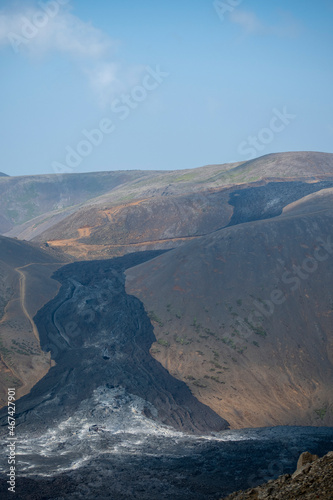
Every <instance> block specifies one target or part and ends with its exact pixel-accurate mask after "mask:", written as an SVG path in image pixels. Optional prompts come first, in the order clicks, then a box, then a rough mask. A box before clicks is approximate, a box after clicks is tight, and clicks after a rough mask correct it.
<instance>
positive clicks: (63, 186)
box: [0, 170, 154, 239]
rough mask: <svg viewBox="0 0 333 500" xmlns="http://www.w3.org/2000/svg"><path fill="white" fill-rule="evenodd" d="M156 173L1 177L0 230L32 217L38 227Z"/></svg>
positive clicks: (9, 228)
mask: <svg viewBox="0 0 333 500" xmlns="http://www.w3.org/2000/svg"><path fill="white" fill-rule="evenodd" d="M153 176H154V172H143V171H139V170H137V171H135V170H134V171H124V172H93V173H87V174H63V175H34V176H22V177H1V181H0V233H1V234H4V233H8V232H10V231H11V230H12V229H13V228H14V229H15V228H16V227H17V226H20V225H22V224H24V223H26V222H28V221H32V220H33V222H31V226H32V227H37V226H38V225H39V224H40V222H41V220H44V219H47V220H48V219H50V218H53V217H54V218H55V220H56V221H59V220H61V219H63V218H64V217H66V215H68V213H71V212H72V211H73V210H76V209H77V208H78V207H79V206H80V205H81V204H84V203H86V202H87V201H88V200H90V199H92V198H95V197H96V196H100V195H101V194H103V193H106V192H110V191H112V190H113V189H115V188H117V187H118V186H119V185H121V184H123V183H129V184H130V183H131V181H133V180H134V179H138V178H139V179H142V178H143V177H146V178H150V177H153ZM67 210H69V212H68V213H67ZM39 216H42V219H40V218H39ZM16 233H17V231H15V230H14V231H12V232H11V233H10V234H8V236H18V234H16ZM27 239H28V238H27Z"/></svg>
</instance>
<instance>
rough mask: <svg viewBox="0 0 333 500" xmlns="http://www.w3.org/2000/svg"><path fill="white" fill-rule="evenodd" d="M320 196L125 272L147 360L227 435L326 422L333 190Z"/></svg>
mask: <svg viewBox="0 0 333 500" xmlns="http://www.w3.org/2000/svg"><path fill="white" fill-rule="evenodd" d="M319 200H320V203H319V205H318V204H317V205H316V204H312V205H311V207H312V208H311V212H308V210H307V204H306V203H305V204H304V206H303V212H301V213H300V212H295V215H294V214H293V212H292V210H290V211H289V212H288V213H286V214H285V215H282V216H280V217H277V218H274V219H271V220H266V221H257V222H250V223H247V224H241V225H238V226H234V227H229V228H225V229H222V230H220V231H218V232H216V233H214V234H211V235H209V236H206V237H203V238H200V239H198V240H195V241H192V242H190V243H188V244H186V245H183V246H182V247H180V248H177V249H175V250H173V251H171V252H168V253H166V254H164V255H162V256H160V257H158V258H156V259H154V260H152V261H150V262H147V263H145V264H142V265H141V266H138V267H136V268H133V269H130V270H128V271H127V290H128V293H131V294H134V295H136V296H137V297H138V298H139V299H140V300H142V301H143V303H144V305H145V308H146V310H147V311H149V314H150V317H151V319H152V321H153V324H154V326H155V335H156V337H157V342H156V343H155V345H153V346H152V349H151V352H152V354H153V355H154V357H155V358H156V359H157V360H159V361H160V362H161V363H162V364H163V366H165V367H166V368H167V369H168V370H169V371H170V373H171V374H172V375H174V376H175V377H177V378H179V379H181V380H184V381H186V382H187V383H188V385H189V386H190V388H191V390H192V392H193V394H194V395H195V396H196V397H197V398H198V399H199V400H200V401H202V402H203V403H205V404H207V405H209V406H210V407H211V408H212V409H214V411H216V412H217V413H219V414H220V415H221V416H222V417H223V418H225V419H226V420H227V421H228V422H229V423H230V424H231V425H232V426H233V427H235V428H237V427H253V426H254V427H258V426H270V425H296V424H297V425H332V422H333V401H332V383H333V370H332V368H333V366H332V363H333V337H332V334H333V331H332V323H333V321H332V320H333V288H332V283H333V280H332V273H333V242H332V240H331V234H332V217H333V209H332V206H333V204H332V194H331V193H329V194H326V200H325V204H326V208H323V205H322V204H323V197H319ZM299 206H301V205H299ZM293 266H296V267H293ZM297 266H301V268H300V267H297ZM302 266H303V267H302ZM297 274H299V276H297Z"/></svg>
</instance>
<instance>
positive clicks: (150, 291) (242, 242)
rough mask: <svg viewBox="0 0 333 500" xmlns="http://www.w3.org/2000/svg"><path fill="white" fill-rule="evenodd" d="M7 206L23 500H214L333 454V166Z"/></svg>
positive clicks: (105, 179)
mask: <svg viewBox="0 0 333 500" xmlns="http://www.w3.org/2000/svg"><path fill="white" fill-rule="evenodd" d="M0 189H1V190H2V191H1V193H2V198H1V203H0V221H1V224H2V225H1V228H0V229H1V231H2V236H0V273H1V276H2V280H1V284H0V306H1V313H2V316H1V318H0V327H1V330H0V335H1V346H0V347H1V350H0V352H1V369H0V392H1V394H0V396H1V406H3V409H2V410H1V414H0V417H1V420H0V422H1V434H2V440H3V442H4V443H5V441H6V432H7V418H6V411H7V409H6V406H5V404H6V391H7V387H9V386H14V387H16V388H17V396H18V398H17V399H18V400H17V402H16V432H17V435H18V436H20V440H21V444H20V447H19V448H18V463H19V464H20V465H19V483H20V488H21V490H20V495H21V497H22V498H30V497H29V496H28V495H35V494H37V495H40V497H38V496H37V497H36V498H43V495H44V497H45V495H49V496H50V498H56V497H55V496H54V495H56V491H59V492H61V493H59V494H61V495H63V496H65V497H66V498H73V499H74V498H81V496H82V497H83V496H85V498H103V496H102V488H103V487H104V486H103V485H105V483H106V482H109V483H110V482H111V483H112V486H110V490H109V493H110V494H112V495H117V498H128V496H129V495H130V496H131V497H133V498H147V499H149V498H154V495H156V494H158V497H159V498H170V496H173V497H174V498H197V499H198V500H201V499H203V498H212V499H213V498H216V499H217V498H220V497H221V496H222V494H223V495H227V494H229V493H231V492H232V491H234V490H235V489H237V488H238V489H239V487H242V488H248V487H250V486H251V485H252V484H253V485H257V484H260V482H263V479H265V478H267V477H269V478H275V477H277V476H278V475H279V474H282V473H289V472H290V471H292V470H293V469H294V467H295V464H294V462H295V460H297V456H298V455H299V454H300V453H301V452H302V451H304V449H303V447H304V446H305V445H306V446H308V448H309V449H310V451H311V452H312V453H318V454H324V453H327V452H328V451H330V449H332V438H333V431H332V425H333V400H332V384H333V337H332V333H333V332H332V324H333V321H332V318H333V306H332V304H333V289H332V283H333V281H332V273H333V241H332V239H331V238H332V220H333V208H332V207H333V203H332V202H333V155H329V154H324V153H310V152H300V153H281V154H274V155H267V156H264V157H261V158H258V159H256V160H251V161H249V162H242V163H236V164H229V165H211V166H207V167H201V168H198V169H192V170H187V171H177V172H173V171H167V172H158V171H149V172H141V171H128V172H122V173H120V172H110V173H107V172H97V173H95V174H94V173H92V174H63V175H61V176H59V177H58V178H57V176H36V178H34V177H24V178H11V177H6V176H4V177H1V181H0ZM15 200H17V201H16V202H15ZM15 203H16V208H14V205H15ZM13 210H14V211H15V210H16V212H15V213H14V212H13ZM273 449H274V450H275V455H274V456H275V458H274V460H272V459H270V458H269V457H270V456H271V453H272V450H273ZM240 455H241V456H242V459H241V460H240V459H239V456H240ZM249 457H251V458H249ZM267 462H268V463H269V464H272V463H273V462H274V464H275V465H274V466H273V465H272V466H271V467H270V469H271V470H270V472H269V476H267V474H266V473H263V474H261V473H258V470H259V471H262V470H265V463H266V464H267ZM125 463H126V464H127V465H126V466H125ZM139 463H140V464H141V465H139ZM159 463H161V464H162V465H158V464H159ZM161 467H162V469H163V471H164V472H163V473H164V474H165V476H164V477H165V479H162V480H161V478H160V477H159V474H160V472H159V471H160V470H162V469H161ZM266 467H267V465H266ZM176 469H177V471H178V472H177V473H176V474H175V470H176ZM133 470H136V471H137V472H136V473H137V477H136V478H135V479H134V477H132V475H133V474H132V471H133ZM1 472H2V473H3V474H4V473H5V464H2V465H1ZM93 477H95V478H98V480H97V482H96V484H95V485H94V486H92V482H93V479H92V478H93ZM129 478H131V481H130V480H129ZM116 482H118V483H117V484H118V485H119V486H115V483H116ZM127 483H128V484H127ZM250 483H251V484H250ZM163 485H164V486H163ZM3 487H4V482H3V481H2V482H1V483H0V488H3ZM24 491H25V492H26V493H24ZM38 491H39V493H37V492H38ZM74 492H76V493H74ZM71 495H73V496H71ZM80 495H81V496H80ZM135 495H137V496H135ZM140 495H141V496H140ZM145 495H146V496H145ZM33 498H35V497H33Z"/></svg>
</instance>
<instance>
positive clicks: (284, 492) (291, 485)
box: [224, 451, 333, 500]
mask: <svg viewBox="0 0 333 500" xmlns="http://www.w3.org/2000/svg"><path fill="white" fill-rule="evenodd" d="M332 495H333V451H330V452H329V453H327V455H325V456H324V457H322V458H318V456H317V455H312V454H311V453H309V452H304V453H302V454H301V456H300V457H299V459H298V462H297V469H296V471H295V472H294V474H292V475H290V474H285V475H283V476H280V477H278V479H276V480H275V481H268V483H266V484H264V485H261V486H258V487H256V488H251V489H249V490H246V491H238V492H236V493H232V494H231V495H229V496H227V497H225V498H224V500H257V499H258V500H264V499H270V500H296V499H302V500H313V499H315V498H319V499H320V500H331V499H332Z"/></svg>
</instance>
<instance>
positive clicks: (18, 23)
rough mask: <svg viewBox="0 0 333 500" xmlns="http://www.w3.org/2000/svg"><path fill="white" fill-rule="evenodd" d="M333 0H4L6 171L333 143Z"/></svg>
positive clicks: (0, 10)
mask: <svg viewBox="0 0 333 500" xmlns="http://www.w3.org/2000/svg"><path fill="white" fill-rule="evenodd" d="M332 26H333V2H332V1H331V0H317V1H316V2H314V1H313V0H294V1H292V2H290V1H286V0H275V1H267V0H260V1H259V0H225V1H223V0H221V1H213V0H168V1H161V0H160V1H158V0H142V1H140V0H109V1H106V0H105V1H103V0H94V1H91V0H90V1H89V0H48V1H47V0H42V1H33V0H31V1H30V0H25V1H17V0H0V58H1V64H0V76H1V78H0V95H1V101H0V102H1V108H0V109H1V112H0V141H1V164H0V171H2V172H5V173H7V174H8V175H15V176H17V175H35V174H52V173H64V172H68V173H78V172H93V171H102V170H132V169H145V170H146V169H148V170H173V169H186V168H195V167H199V166H203V165H208V164H219V163H228V162H235V161H246V160H249V159H251V158H254V157H258V156H262V155H264V154H268V153H274V152H283V151H323V152H330V153H333V99H332V88H333V64H332V62H333V61H332V54H333V29H332Z"/></svg>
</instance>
